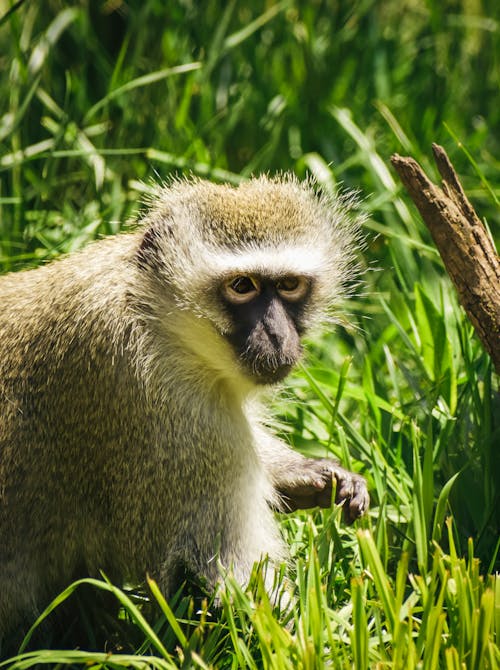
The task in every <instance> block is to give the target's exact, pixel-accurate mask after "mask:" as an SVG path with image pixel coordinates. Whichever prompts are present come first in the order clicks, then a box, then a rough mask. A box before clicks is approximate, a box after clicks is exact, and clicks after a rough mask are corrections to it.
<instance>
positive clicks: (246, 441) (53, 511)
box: [0, 176, 369, 633]
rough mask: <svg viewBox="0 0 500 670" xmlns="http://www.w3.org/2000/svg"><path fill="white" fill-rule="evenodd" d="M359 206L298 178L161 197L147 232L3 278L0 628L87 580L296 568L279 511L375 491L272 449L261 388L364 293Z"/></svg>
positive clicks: (169, 583)
mask: <svg viewBox="0 0 500 670" xmlns="http://www.w3.org/2000/svg"><path fill="white" fill-rule="evenodd" d="M351 219H352V217H351V214H350V213H349V205H348V202H347V201H346V199H345V198H344V199H342V198H339V199H337V200H335V199H331V198H328V197H326V196H324V195H318V194H316V193H315V191H314V189H313V188H312V186H311V185H310V184H307V183H306V184H302V183H299V182H298V181H297V180H296V179H295V178H293V177H291V176H282V177H277V178H267V177H259V178H255V179H252V180H250V181H248V182H245V183H242V184H241V185H240V186H239V187H237V188H234V187H231V186H228V185H214V184H212V183H208V182H205V181H200V180H196V179H191V180H185V181H177V182H174V183H172V184H171V185H170V186H169V187H159V188H158V189H157V191H156V193H155V196H154V197H153V198H152V202H151V206H150V209H149V212H148V213H147V214H146V216H145V217H144V219H143V220H142V222H141V224H140V225H139V226H138V228H137V230H136V231H135V232H131V233H124V234H120V235H118V236H116V237H112V238H109V239H104V240H101V241H98V242H94V243H92V244H90V245H89V246H88V247H87V248H86V249H85V250H83V251H81V252H78V253H75V254H72V255H70V256H68V257H66V258H64V259H62V260H58V261H55V262H53V263H50V264H48V265H46V266H44V267H41V268H38V269H35V270H29V271H25V272H20V273H12V274H7V275H5V276H3V277H1V278H0V633H1V632H2V631H3V632H5V631H7V630H8V629H9V628H11V627H12V626H14V625H17V626H19V625H21V622H22V621H23V620H26V619H28V620H29V619H30V618H32V617H33V616H34V615H35V614H36V613H39V612H40V611H41V610H42V609H43V608H44V607H45V606H46V605H47V604H48V602H49V601H50V599H51V598H52V597H53V596H55V595H56V594H57V593H58V592H59V591H60V590H61V589H62V588H64V586H66V585H67V584H68V583H69V582H70V581H71V580H72V579H73V578H75V577H78V576H82V575H98V574H99V570H103V571H104V572H105V573H106V575H108V576H109V577H110V578H111V579H113V580H117V581H122V582H123V581H125V580H127V581H129V582H131V581H132V582H136V583H137V581H138V580H142V579H143V578H144V575H145V574H146V573H149V574H151V575H153V576H154V577H155V578H156V579H157V580H158V582H159V584H160V586H161V588H162V589H164V590H165V592H167V593H168V592H170V591H171V589H172V588H173V586H174V585H175V579H176V576H177V575H178V572H179V568H182V567H184V568H186V569H187V570H189V571H190V572H192V573H194V574H195V575H198V576H200V577H201V578H203V579H204V580H206V582H207V583H208V584H209V585H212V586H213V585H215V584H216V583H217V582H218V580H219V578H220V567H219V566H220V565H222V566H223V567H224V568H227V569H231V570H232V572H233V574H234V575H235V576H236V578H237V579H239V580H240V582H241V583H245V582H247V580H248V578H249V576H250V572H251V568H252V565H253V564H254V562H255V561H257V560H259V559H261V557H263V556H266V555H267V556H269V557H270V559H271V562H273V561H274V562H279V561H281V560H282V559H284V558H286V549H285V547H284V543H283V541H282V538H281V536H280V532H279V530H278V526H277V523H276V520H275V517H274V510H282V511H287V510H292V509H296V508H306V507H312V506H315V505H320V506H322V507H328V506H329V505H330V498H331V495H332V477H333V478H334V479H335V480H336V501H337V502H338V503H343V505H344V509H345V516H346V518H347V520H348V521H352V520H354V519H355V518H357V517H358V516H360V515H361V514H362V513H363V512H364V511H365V510H366V509H367V506H368V501H369V498H368V494H367V490H366V485H365V481H364V479H363V478H362V477H360V476H359V475H356V474H352V473H350V472H347V471H346V470H344V469H343V468H341V467H340V466H339V465H338V464H337V463H335V462H334V461H331V460H314V459H309V458H305V457H303V456H301V455H299V454H298V453H296V452H294V451H292V450H291V449H290V448H289V447H288V446H286V445H285V444H284V443H283V442H282V441H280V440H279V439H277V438H276V437H274V436H273V435H272V434H271V433H270V432H269V431H268V430H267V429H266V428H265V427H264V425H263V423H262V421H261V419H260V416H261V412H260V410H259V404H258V397H259V391H260V390H261V389H263V388H265V387H266V386H267V385H270V384H274V383H275V382H279V381H281V380H282V379H283V378H284V377H285V376H286V374H287V373H288V372H289V371H290V369H291V368H292V366H293V365H294V364H295V363H296V362H297V360H298V359H299V357H300V354H301V345H300V337H301V336H302V335H303V334H304V333H305V332H306V331H307V330H308V328H309V327H310V326H311V325H313V324H314V323H317V322H318V321H321V319H323V318H324V317H325V316H327V315H328V312H329V309H330V307H331V305H332V304H333V303H335V302H336V301H337V299H338V298H339V296H340V295H342V293H343V291H344V289H345V286H346V282H348V280H349V279H350V275H351V268H352V258H353V230H354V228H355V224H354V223H353V222H352V220H351Z"/></svg>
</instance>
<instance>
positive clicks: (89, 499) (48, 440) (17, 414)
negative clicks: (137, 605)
mask: <svg viewBox="0 0 500 670" xmlns="http://www.w3.org/2000/svg"><path fill="white" fill-rule="evenodd" d="M136 246H137V238H136V236H135V235H125V236H119V237H116V238H113V239H109V240H104V241H102V242H97V243H94V244H92V245H90V246H89V247H88V248H87V249H85V251H83V252H81V253H77V254H73V255H72V256H70V257H68V258H65V259H63V260H60V261H57V262H55V263H52V264H50V265H47V266H45V267H42V268H39V269H36V270H30V271H26V272H20V273H13V274H10V275H6V276H4V277H0V632H1V630H2V627H3V624H4V618H5V620H6V621H7V620H9V619H10V618H11V617H12V616H13V609H14V610H15V608H16V607H15V606H16V605H17V607H18V609H19V611H27V610H30V609H34V608H35V604H36V603H37V602H40V600H42V602H43V598H44V597H47V596H49V597H50V596H52V595H55V593H54V589H56V592H57V588H58V587H59V586H60V587H62V586H64V584H65V583H67V580H69V579H71V578H72V577H73V576H78V575H79V574H88V571H89V570H92V569H93V570H97V569H98V567H99V565H100V566H101V567H102V568H107V569H108V570H109V571H110V572H111V573H112V572H113V570H114V569H115V567H116V570H117V572H119V571H120V567H121V566H114V565H113V564H112V563H110V561H109V556H113V550H114V549H115V547H114V546H113V545H114V544H116V534H114V533H110V532H107V531H106V527H107V524H109V523H110V520H111V516H113V515H114V512H115V510H114V508H115V507H116V498H117V493H116V491H113V487H114V486H115V482H116V480H117V472H120V473H123V470H124V469H125V468H127V467H129V468H130V469H131V470H132V471H133V469H134V468H137V467H139V466H138V464H137V461H138V456H137V455H131V458H130V460H129V462H124V456H123V439H124V438H123V436H124V435H127V439H128V440H136V441H138V442H140V443H143V442H144V440H147V439H148V424H147V421H146V422H145V424H144V425H139V422H138V420H137V419H136V418H135V416H136V414H134V412H133V411H131V407H133V408H134V409H135V410H136V412H137V416H138V415H139V414H140V415H141V422H142V418H143V417H144V413H145V412H146V410H145V409H144V407H143V408H142V409H143V412H144V413H141V403H142V405H144V403H143V402H142V399H141V390H140V385H139V383H138V380H137V379H134V374H133V368H132V366H131V365H130V360H129V359H130V352H129V351H128V346H129V343H130V338H131V330H132V327H133V326H132V324H133V318H132V315H131V314H129V311H130V310H129V308H128V306H127V292H128V287H129V285H130V282H133V264H132V262H131V259H132V256H133V253H134V249H135V247H136ZM146 416H147V414H146ZM124 422H126V426H125V425H124ZM139 431H140V433H141V434H140V435H139V434H138V432H139ZM120 477H121V475H120ZM106 481H108V482H109V485H108V486H106V485H105V482H106ZM116 486H118V487H119V486H120V484H119V482H118V483H116ZM108 495H109V500H108V499H107V496H108ZM118 497H119V495H118ZM113 498H114V500H113ZM115 517H116V514H115ZM115 523H116V520H115ZM121 531H122V529H119V530H118V532H121ZM115 554H116V552H115ZM105 557H106V559H105ZM131 567H132V569H133V566H131ZM56 585H57V586H56ZM26 599H28V602H26Z"/></svg>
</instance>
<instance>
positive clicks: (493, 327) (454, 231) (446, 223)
mask: <svg viewBox="0 0 500 670" xmlns="http://www.w3.org/2000/svg"><path fill="white" fill-rule="evenodd" d="M432 149H433V153H434V160H435V161H436V165H437V167H438V169H439V172H440V174H441V177H442V180H443V181H442V185H441V188H440V187H439V186H436V185H435V184H433V183H432V182H431V181H430V180H429V178H428V177H427V175H426V174H425V172H424V171H423V170H422V168H421V167H420V165H419V164H418V163H417V162H416V161H415V160H414V159H413V158H409V157H407V158H404V157H402V156H398V155H397V154H395V155H394V156H392V157H391V162H392V164H393V166H394V167H395V169H396V171H397V172H398V174H399V176H400V178H401V181H402V182H403V184H404V186H405V187H406V190H407V191H408V193H409V194H410V197H411V199H412V200H413V202H414V203H415V205H416V206H417V208H418V210H419V212H420V214H421V216H422V218H423V220H424V222H425V224H426V225H427V227H428V229H429V231H430V233H431V235H432V238H433V240H434V243H435V244H436V247H437V248H438V251H439V253H440V254H441V258H442V259H443V263H444V265H445V267H446V270H447V272H448V274H449V276H450V278H451V280H452V281H453V283H454V285H455V288H456V289H457V292H458V296H459V299H460V302H461V304H462V306H463V307H464V309H465V311H466V312H467V314H468V316H469V319H470V320H471V322H472V324H473V326H474V328H475V329H476V332H477V334H478V336H479V338H480V339H481V341H482V343H483V345H484V347H485V349H486V350H487V351H488V353H489V354H490V356H491V358H492V361H493V365H494V366H495V370H496V372H497V373H498V374H500V261H499V258H498V254H497V252H496V250H495V246H494V244H493V241H492V239H491V237H490V236H489V234H488V231H487V230H486V228H485V227H484V225H483V224H482V222H481V221H480V219H479V217H478V216H477V214H476V212H475V211H474V208H473V207H472V205H471V204H470V202H469V200H468V199H467V197H466V195H465V193H464V190H463V188H462V185H461V184H460V181H459V179H458V177H457V174H456V172H455V170H454V169H453V165H452V164H451V162H450V159H449V158H448V156H447V155H446V152H445V150H444V149H443V147H440V146H439V145H437V144H433V145H432Z"/></svg>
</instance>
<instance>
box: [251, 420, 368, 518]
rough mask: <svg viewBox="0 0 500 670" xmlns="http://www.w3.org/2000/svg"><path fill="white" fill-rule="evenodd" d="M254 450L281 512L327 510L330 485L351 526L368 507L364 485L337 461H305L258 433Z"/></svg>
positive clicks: (357, 476)
mask: <svg viewBox="0 0 500 670" xmlns="http://www.w3.org/2000/svg"><path fill="white" fill-rule="evenodd" d="M258 438H259V439H258V441H257V450H258V453H259V456H260V458H261V460H262V463H263V464H264V467H265V468H266V471H267V473H268V474H269V476H270V478H271V481H272V483H273V485H274V488H275V489H276V491H277V493H278V495H279V498H280V502H281V505H280V511H284V512H292V511H294V510H296V509H308V508H310V507H325V508H328V507H330V505H331V503H332V490H333V481H334V480H335V503H336V504H337V505H339V504H343V507H344V519H345V521H346V522H347V523H352V522H353V521H355V520H356V519H357V518H358V517H360V516H361V515H362V514H364V512H366V510H367V509H368V506H369V504H370V497H369V495H368V491H367V488H366V481H365V480H364V478H363V477H361V476H360V475H357V474H355V473H353V472H349V471H348V470H346V469H345V468H343V467H342V466H340V465H339V464H338V463H337V462H336V461H333V460H330V459H326V458H321V459H315V458H306V457H305V456H302V455H301V454H299V453H297V452H296V451H293V450H292V449H290V448H289V447H288V446H287V445H286V444H284V443H283V442H282V441H281V440H279V439H278V438H276V437H274V436H272V435H269V434H268V433H266V432H265V431H264V430H262V432H261V431H259V433H258Z"/></svg>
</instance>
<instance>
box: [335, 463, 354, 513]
mask: <svg viewBox="0 0 500 670" xmlns="http://www.w3.org/2000/svg"><path fill="white" fill-rule="evenodd" d="M334 474H335V479H336V489H335V502H336V503H337V505H338V504H340V503H341V502H342V501H344V500H348V499H349V498H352V496H353V493H354V485H353V479H352V477H351V476H350V475H349V473H345V472H343V471H341V472H340V473H337V472H335V473H334Z"/></svg>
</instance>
